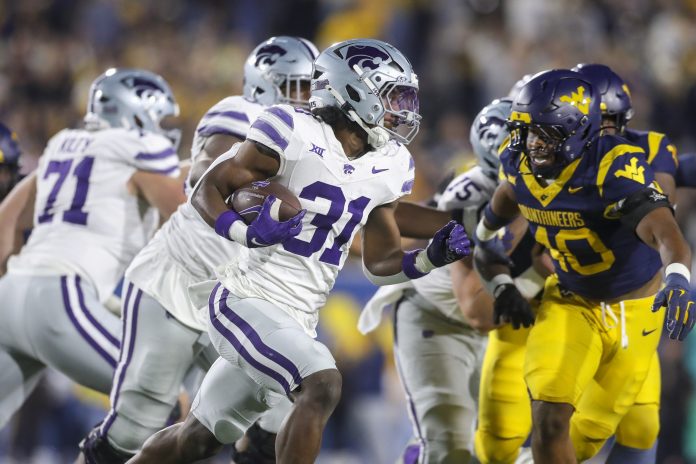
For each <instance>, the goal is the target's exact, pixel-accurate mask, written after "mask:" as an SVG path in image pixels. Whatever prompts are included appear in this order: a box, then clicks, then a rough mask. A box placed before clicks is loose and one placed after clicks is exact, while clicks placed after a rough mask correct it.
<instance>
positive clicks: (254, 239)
mask: <svg viewBox="0 0 696 464" xmlns="http://www.w3.org/2000/svg"><path fill="white" fill-rule="evenodd" d="M251 243H253V244H254V245H256V246H260V247H265V246H268V245H266V244H265V243H261V242H258V241H256V237H252V238H251Z"/></svg>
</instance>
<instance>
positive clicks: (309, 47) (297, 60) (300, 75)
mask: <svg viewBox="0 0 696 464" xmlns="http://www.w3.org/2000/svg"><path fill="white" fill-rule="evenodd" d="M317 55H319V51H318V50H317V47H315V46H314V44H313V43H312V42H310V41H309V40H307V39H302V38H300V37H289V36H278V37H271V38H270V39H268V40H266V41H265V42H262V43H261V44H259V45H258V46H257V47H256V48H255V49H254V51H252V52H251V54H250V55H249V57H248V58H247V60H246V63H245V64H244V96H245V97H246V98H248V99H249V100H252V101H255V102H258V103H260V104H262V105H266V106H270V105H275V104H276V103H287V104H290V105H293V106H304V107H306V106H307V101H306V100H301V99H300V98H293V97H292V96H293V95H296V96H298V97H299V95H300V89H301V85H302V83H303V82H305V83H307V84H309V81H310V79H311V78H312V63H313V62H314V60H315V59H316V57H317Z"/></svg>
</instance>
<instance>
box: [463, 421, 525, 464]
mask: <svg viewBox="0 0 696 464" xmlns="http://www.w3.org/2000/svg"><path fill="white" fill-rule="evenodd" d="M525 440H526V437H512V438H504V437H498V436H496V435H493V434H491V433H489V432H486V431H484V430H481V429H478V430H476V438H475V439H474V447H475V450H476V457H477V458H478V460H479V461H481V463H482V464H509V463H510V464H511V463H513V462H515V459H517V455H518V454H519V452H520V448H521V447H522V445H523V444H524V441H525Z"/></svg>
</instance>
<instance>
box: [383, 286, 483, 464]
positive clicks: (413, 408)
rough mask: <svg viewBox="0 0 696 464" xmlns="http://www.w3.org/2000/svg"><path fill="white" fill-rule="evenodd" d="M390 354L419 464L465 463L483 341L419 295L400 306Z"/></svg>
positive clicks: (469, 452)
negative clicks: (417, 444)
mask: <svg viewBox="0 0 696 464" xmlns="http://www.w3.org/2000/svg"><path fill="white" fill-rule="evenodd" d="M394 325H395V346H394V354H395V358H396V364H397V368H398V372H399V377H400V378H401V382H402V384H403V386H404V390H405V391H406V395H407V397H408V401H409V413H410V415H411V421H412V423H413V429H414V433H415V435H416V436H417V437H418V439H419V441H420V444H421V450H420V459H419V461H418V462H420V463H423V464H428V463H442V464H448V463H462V462H469V460H470V459H471V456H472V454H473V441H474V436H473V432H474V424H475V421H476V398H477V396H478V385H479V380H480V366H481V361H482V356H483V352H484V350H485V338H484V337H482V336H480V335H478V334H476V333H474V331H473V330H471V329H470V328H468V327H466V326H465V325H464V324H461V323H457V322H455V321H453V320H450V319H447V318H446V317H445V316H443V315H442V314H441V313H439V312H438V311H437V310H436V309H433V308H431V307H430V306H429V303H428V302H427V301H425V300H424V299H423V298H422V297H420V296H419V295H417V294H412V295H410V296H407V297H406V298H405V299H403V300H401V302H400V303H399V304H398V307H397V310H396V314H395V320H394Z"/></svg>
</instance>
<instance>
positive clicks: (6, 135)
mask: <svg viewBox="0 0 696 464" xmlns="http://www.w3.org/2000/svg"><path fill="white" fill-rule="evenodd" d="M21 154H22V152H21V150H20V147H19V142H18V140H17V134H16V133H15V132H14V131H12V130H10V129H9V128H8V127H6V126H5V125H4V124H0V202H2V203H0V224H3V227H2V229H1V231H0V276H1V275H4V274H5V272H6V270H7V259H8V258H9V257H10V255H11V254H14V253H16V252H17V251H19V249H20V248H21V246H22V243H23V242H24V232H25V231H26V230H28V229H31V223H32V216H33V210H32V209H31V208H26V207H25V205H28V204H32V205H33V200H34V199H33V197H32V196H31V195H32V194H33V185H34V182H35V179H34V176H35V174H34V173H32V174H30V175H29V176H27V177H28V178H25V179H23V180H22V181H21V186H20V187H19V188H17V189H15V185H17V184H18V183H19V182H20V175H19V157H20V156H21Z"/></svg>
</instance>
